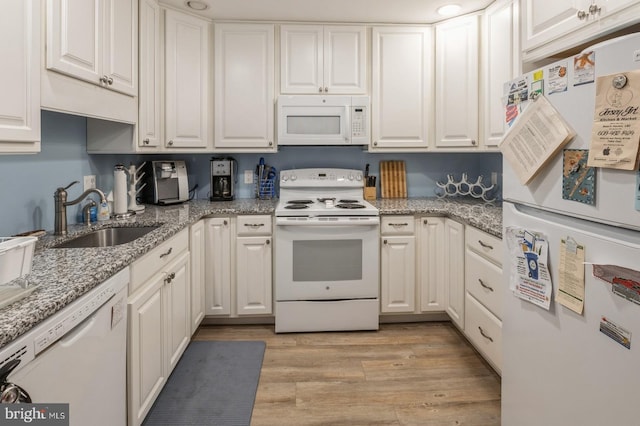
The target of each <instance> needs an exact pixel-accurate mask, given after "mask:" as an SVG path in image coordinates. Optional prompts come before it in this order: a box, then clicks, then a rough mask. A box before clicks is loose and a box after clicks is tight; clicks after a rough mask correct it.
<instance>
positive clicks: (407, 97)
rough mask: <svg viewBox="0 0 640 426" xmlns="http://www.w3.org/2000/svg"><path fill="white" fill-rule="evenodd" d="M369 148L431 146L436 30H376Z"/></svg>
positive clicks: (412, 28) (418, 28) (372, 55)
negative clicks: (434, 40)
mask: <svg viewBox="0 0 640 426" xmlns="http://www.w3.org/2000/svg"><path fill="white" fill-rule="evenodd" d="M371 59H372V64H371V77H372V88H371V111H372V114H371V146H370V147H369V148H370V150H372V151H376V150H385V149H387V150H395V149H399V150H402V149H407V148H408V149H418V150H424V149H426V148H427V147H428V145H429V138H430V135H432V126H433V118H432V114H433V105H432V99H433V72H432V69H433V30H432V28H430V27H374V28H373V29H372V47H371Z"/></svg>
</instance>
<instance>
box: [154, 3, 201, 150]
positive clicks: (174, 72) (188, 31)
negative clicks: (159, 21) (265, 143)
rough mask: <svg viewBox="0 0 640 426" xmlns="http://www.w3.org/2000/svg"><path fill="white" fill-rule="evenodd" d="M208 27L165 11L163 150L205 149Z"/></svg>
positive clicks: (182, 14) (192, 18)
mask: <svg viewBox="0 0 640 426" xmlns="http://www.w3.org/2000/svg"><path fill="white" fill-rule="evenodd" d="M210 26H211V24H210V23H209V22H208V21H206V20H204V19H199V18H196V17H194V16H191V15H187V14H184V13H180V12H175V11H173V10H166V11H165V27H164V30H165V34H164V37H165V39H164V43H165V44H164V53H165V67H164V71H165V73H164V75H165V103H164V105H165V147H167V148H206V147H207V146H209V140H210V132H209V130H210V123H211V117H210V111H211V108H210V99H211V84H210V72H209V69H210V67H209V50H210V45H209V41H210V40H209V38H210Z"/></svg>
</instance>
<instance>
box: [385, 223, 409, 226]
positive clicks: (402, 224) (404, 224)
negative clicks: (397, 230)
mask: <svg viewBox="0 0 640 426" xmlns="http://www.w3.org/2000/svg"><path fill="white" fill-rule="evenodd" d="M389 226H394V227H397V226H409V224H408V223H406V222H405V223H390V224H389Z"/></svg>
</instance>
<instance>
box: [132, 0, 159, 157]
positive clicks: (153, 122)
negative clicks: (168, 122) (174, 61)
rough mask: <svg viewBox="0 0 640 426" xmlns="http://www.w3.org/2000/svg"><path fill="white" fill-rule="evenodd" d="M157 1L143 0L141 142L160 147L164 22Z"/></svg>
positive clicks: (141, 0) (141, 29)
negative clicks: (161, 29) (162, 30)
mask: <svg viewBox="0 0 640 426" xmlns="http://www.w3.org/2000/svg"><path fill="white" fill-rule="evenodd" d="M161 13H162V12H161V10H160V6H159V5H158V2H157V1H156V0H140V33H139V40H140V63H139V66H140V77H141V78H140V99H139V101H138V104H139V111H138V138H137V139H138V145H139V146H141V147H149V148H154V149H157V148H158V147H159V146H160V144H161V142H162V138H163V134H162V131H163V128H162V125H163V121H162V91H161V90H162V80H161V76H160V70H161V64H162V62H161V45H160V40H161V39H160V23H161V19H162V18H161V16H162V15H161Z"/></svg>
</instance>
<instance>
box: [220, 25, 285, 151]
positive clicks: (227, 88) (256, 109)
mask: <svg viewBox="0 0 640 426" xmlns="http://www.w3.org/2000/svg"><path fill="white" fill-rule="evenodd" d="M214 41H215V49H214V51H215V73H214V75H215V83H214V84H215V90H214V93H215V95H214V98H215V124H214V131H215V138H214V147H215V148H216V149H219V148H221V149H223V150H225V152H229V151H230V150H231V151H234V150H236V149H237V150H241V151H248V150H252V149H253V150H254V151H256V150H259V151H273V150H275V143H274V74H275V68H274V67H275V65H274V43H275V42H274V26H273V25H272V24H216V25H215V37H214Z"/></svg>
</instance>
